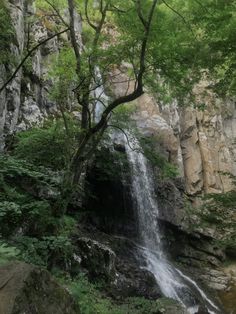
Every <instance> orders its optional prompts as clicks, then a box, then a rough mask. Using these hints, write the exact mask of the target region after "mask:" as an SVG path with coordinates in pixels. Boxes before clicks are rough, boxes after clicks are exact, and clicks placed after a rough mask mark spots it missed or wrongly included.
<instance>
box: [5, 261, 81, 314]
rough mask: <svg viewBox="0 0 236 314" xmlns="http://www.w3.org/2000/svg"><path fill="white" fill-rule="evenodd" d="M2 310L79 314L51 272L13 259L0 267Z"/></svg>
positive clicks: (10, 313)
mask: <svg viewBox="0 0 236 314" xmlns="http://www.w3.org/2000/svg"><path fill="white" fill-rule="evenodd" d="M0 313H2V314H3V313H4V314H23V313H24V314H54V313H57V314H79V313H80V310H79V307H78V306H77V305H76V303H75V301H74V299H73V298H72V296H71V295H70V294H69V293H68V292H67V291H66V290H65V289H64V288H63V287H61V286H60V285H59V284H57V283H56V281H54V279H53V278H52V277H51V275H50V274H49V272H47V271H46V270H43V269H40V268H38V267H35V266H33V265H29V264H25V263H22V262H14V263H10V264H6V265H4V266H1V268H0Z"/></svg>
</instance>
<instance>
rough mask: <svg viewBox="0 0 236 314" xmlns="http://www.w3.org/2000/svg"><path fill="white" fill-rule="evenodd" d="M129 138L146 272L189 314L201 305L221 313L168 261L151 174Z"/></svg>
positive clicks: (163, 291) (197, 287)
mask: <svg viewBox="0 0 236 314" xmlns="http://www.w3.org/2000/svg"><path fill="white" fill-rule="evenodd" d="M128 137H129V139H130V142H131V144H132V146H133V147H134V148H131V147H130V144H128V143H126V152H127V157H128V160H129V163H130V167H131V172H132V174H131V176H132V177H131V180H132V196H133V202H134V205H135V207H136V210H137V217H138V229H139V235H140V245H141V247H142V249H141V250H140V255H141V257H142V258H143V259H144V261H145V264H146V265H145V267H146V269H147V270H149V271H150V272H151V273H152V274H153V275H154V277H155V279H156V281H157V284H158V285H159V287H160V289H161V291H162V293H163V294H164V295H165V296H166V297H169V298H173V299H175V300H177V301H179V302H180V303H182V305H183V306H184V307H186V308H187V310H188V312H189V313H190V314H194V313H197V312H198V309H199V306H200V304H201V303H203V304H205V305H206V306H207V309H208V311H209V313H212V314H214V313H220V312H219V310H218V308H217V306H215V305H214V303H213V302H212V301H211V300H210V299H209V298H208V297H207V296H206V294H205V293H204V292H203V291H202V289H201V288H200V287H199V286H198V285H197V283H196V282H194V281H193V280H192V279H190V278H189V277H188V276H186V275H184V274H183V273H182V272H181V271H180V270H179V269H177V268H176V267H174V265H172V264H171V262H170V261H169V260H168V258H167V256H166V253H165V251H164V248H163V243H162V239H161V232H160V227H159V222H158V204H157V200H156V196H155V191H154V180H153V174H152V172H151V169H150V168H149V165H148V162H147V160H146V158H145V156H144V155H143V154H142V153H141V149H140V147H139V144H138V141H137V140H136V139H133V138H132V137H130V136H128ZM196 296H197V297H196ZM199 300H200V301H199Z"/></svg>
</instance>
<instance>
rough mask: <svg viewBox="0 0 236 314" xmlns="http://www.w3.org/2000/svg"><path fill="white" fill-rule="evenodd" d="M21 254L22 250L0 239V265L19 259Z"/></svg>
mask: <svg viewBox="0 0 236 314" xmlns="http://www.w3.org/2000/svg"><path fill="white" fill-rule="evenodd" d="M19 254H20V251H19V250H18V249H17V248H15V247H14V246H10V245H8V244H7V243H5V242H3V241H0V265H1V264H5V263H6V262H9V261H12V260H15V259H17V258H18V257H19Z"/></svg>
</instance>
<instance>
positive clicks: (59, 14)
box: [45, 0, 69, 27]
mask: <svg viewBox="0 0 236 314" xmlns="http://www.w3.org/2000/svg"><path fill="white" fill-rule="evenodd" d="M45 1H46V2H47V4H49V5H50V6H51V7H52V8H53V10H54V11H55V12H56V14H57V16H58V17H59V19H60V20H61V21H62V23H63V24H64V25H65V26H66V27H69V24H68V23H67V22H66V21H65V19H64V18H63V16H62V15H61V13H60V11H59V10H58V9H57V7H56V6H55V5H54V4H53V3H52V2H50V1H49V0H45Z"/></svg>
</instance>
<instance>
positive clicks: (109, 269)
mask: <svg viewBox="0 0 236 314" xmlns="http://www.w3.org/2000/svg"><path fill="white" fill-rule="evenodd" d="M75 245H76V247H77V254H78V256H79V257H80V259H81V266H82V267H84V268H86V270H87V271H88V274H89V276H90V277H91V278H93V279H96V278H97V279H99V280H101V279H103V280H105V281H112V280H114V278H115V253H114V252H113V251H112V250H111V249H110V248H109V247H108V246H106V245H104V244H102V243H100V242H98V241H95V240H92V239H89V238H86V237H83V238H79V239H77V240H76V242H75Z"/></svg>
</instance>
